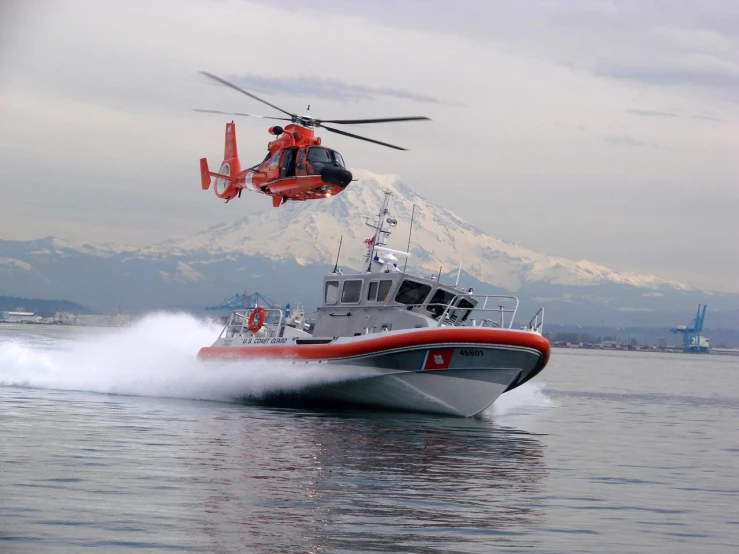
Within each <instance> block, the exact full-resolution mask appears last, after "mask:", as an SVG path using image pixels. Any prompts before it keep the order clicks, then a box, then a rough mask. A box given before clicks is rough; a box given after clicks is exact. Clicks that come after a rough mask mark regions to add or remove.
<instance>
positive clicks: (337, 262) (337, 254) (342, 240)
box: [309, 106, 344, 273]
mask: <svg viewBox="0 0 739 554" xmlns="http://www.w3.org/2000/svg"><path fill="white" fill-rule="evenodd" d="M309 107H310V106H309ZM342 242H344V235H341V238H340V239H339V251H338V252H337V253H336V263H335V264H334V271H333V272H334V273H336V271H337V270H338V269H339V255H340V254H341V243H342Z"/></svg>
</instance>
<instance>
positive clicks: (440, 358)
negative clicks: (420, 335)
mask: <svg viewBox="0 0 739 554" xmlns="http://www.w3.org/2000/svg"><path fill="white" fill-rule="evenodd" d="M452 354H454V349H453V348H437V349H434V350H429V351H428V352H426V356H425V357H424V359H423V364H422V365H421V371H433V370H435V369H449V364H451V363H452Z"/></svg>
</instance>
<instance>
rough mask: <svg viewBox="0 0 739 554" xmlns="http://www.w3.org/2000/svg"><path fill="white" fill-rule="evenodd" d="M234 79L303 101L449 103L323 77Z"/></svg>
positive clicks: (251, 88)
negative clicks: (389, 99)
mask: <svg viewBox="0 0 739 554" xmlns="http://www.w3.org/2000/svg"><path fill="white" fill-rule="evenodd" d="M230 80H232V81H233V82H234V83H236V84H238V85H239V86H241V87H243V88H245V89H247V90H248V91H250V92H255V93H262V94H282V95H287V96H298V97H302V98H310V99H315V98H322V99H326V100H336V101H339V102H356V101H359V100H374V99H376V98H377V97H378V96H389V97H392V98H400V99H403V100H410V101H413V102H420V103H425V104H448V105H453V104H452V103H450V102H446V101H444V100H442V99H440V98H436V97H434V96H430V95H427V94H420V93H416V92H411V91H407V90H402V89H396V88H390V87H373V86H369V85H359V84H353V83H347V82H346V81H341V80H339V79H330V78H325V79H322V78H320V77H306V76H299V77H269V76H266V75H254V74H247V75H237V76H231V77H230Z"/></svg>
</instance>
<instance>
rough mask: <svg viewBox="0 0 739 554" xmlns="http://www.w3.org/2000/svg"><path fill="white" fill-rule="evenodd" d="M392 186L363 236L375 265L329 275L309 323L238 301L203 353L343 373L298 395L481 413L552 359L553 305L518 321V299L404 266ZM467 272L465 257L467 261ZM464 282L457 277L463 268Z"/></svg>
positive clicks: (387, 406)
mask: <svg viewBox="0 0 739 554" xmlns="http://www.w3.org/2000/svg"><path fill="white" fill-rule="evenodd" d="M390 196H391V193H390V192H386V193H385V197H384V200H383V204H382V207H381V209H380V211H379V213H378V217H377V220H376V221H369V220H368V221H367V225H369V226H370V227H372V228H373V229H374V230H375V234H374V237H372V238H371V239H368V240H366V241H365V244H366V248H367V256H366V263H367V265H366V268H365V271H363V272H362V273H357V274H350V273H348V272H347V273H344V272H342V270H341V269H339V268H338V256H337V263H336V265H335V266H334V269H333V272H332V273H330V274H329V275H327V276H325V277H324V279H323V304H322V305H321V306H319V307H318V308H317V312H316V317H315V321H314V322H313V323H312V324H311V325H312V332H309V325H308V324H307V323H305V319H304V318H303V317H301V318H298V319H297V322H296V319H295V317H291V318H288V317H286V314H285V313H284V311H283V310H281V309H279V308H275V309H265V308H264V307H261V306H257V307H254V308H253V309H245V310H236V311H234V312H233V313H232V314H231V317H230V318H229V320H228V323H227V324H226V325H225V326H224V328H223V331H222V332H221V334H220V336H219V337H218V339H217V340H216V341H215V343H213V345H212V346H207V347H203V348H202V349H201V350H200V352H199V353H198V357H199V358H200V359H201V360H230V361H235V362H248V361H254V360H265V359H266V360H280V361H282V362H285V363H292V364H304V365H308V366H315V364H324V365H323V367H322V368H323V369H324V371H326V372H328V373H329V374H331V373H332V372H333V373H335V374H336V375H337V376H340V378H337V379H336V380H332V379H328V380H327V381H326V382H323V383H318V384H314V385H310V386H306V387H304V388H302V389H300V390H299V391H296V392H295V393H294V396H295V397H296V398H299V399H302V400H310V401H318V402H339V403H343V404H351V405H358V406H366V407H373V408H380V409H390V410H404V411H414V412H427V413H435V414H445V415H452V416H462V417H472V416H476V415H478V414H480V413H481V412H483V411H484V410H485V409H486V408H488V407H489V406H490V405H491V404H492V403H493V402H494V401H495V400H496V399H497V398H498V397H499V396H500V395H501V394H503V393H505V392H507V391H510V390H512V389H515V388H516V387H520V386H521V385H523V384H524V383H526V382H527V381H529V380H531V379H532V378H534V377H535V376H536V375H537V374H538V373H539V372H541V371H542V369H544V367H545V366H546V365H547V362H548V360H549V355H550V346H549V341H548V340H547V339H546V338H544V337H543V336H542V330H543V324H544V310H543V308H541V309H539V311H538V312H536V314H535V315H534V316H533V317H532V318H531V320H530V321H529V322H528V323H527V324H526V325H523V326H521V327H518V328H515V327H514V320H515V316H516V313H517V311H518V304H519V302H518V299H517V298H516V297H515V296H504V295H480V294H475V293H474V291H473V289H471V288H470V289H466V290H465V289H461V288H459V287H458V286H457V284H455V285H451V284H442V283H441V282H440V280H439V277H437V276H435V275H434V276H418V275H411V274H409V273H406V272H405V271H404V270H400V269H399V268H398V256H400V257H405V258H408V257H409V256H410V254H409V253H408V252H404V251H400V250H395V249H392V248H389V247H388V246H387V241H388V238H389V237H390V235H391V233H392V229H393V228H394V227H395V226H396V225H397V220H395V219H394V218H392V217H389V210H388V205H389V201H390ZM460 270H461V266H460ZM457 281H459V274H458V278H457Z"/></svg>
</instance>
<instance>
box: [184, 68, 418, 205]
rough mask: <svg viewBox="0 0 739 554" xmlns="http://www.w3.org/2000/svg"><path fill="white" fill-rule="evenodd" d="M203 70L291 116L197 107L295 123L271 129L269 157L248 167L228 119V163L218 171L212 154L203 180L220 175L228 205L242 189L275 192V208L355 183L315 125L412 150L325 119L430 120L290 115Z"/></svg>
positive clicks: (217, 186)
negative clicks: (212, 164) (212, 166)
mask: <svg viewBox="0 0 739 554" xmlns="http://www.w3.org/2000/svg"><path fill="white" fill-rule="evenodd" d="M200 73H201V74H202V75H205V76H206V77H208V78H210V79H212V80H214V81H217V82H219V83H221V84H222V85H225V86H227V87H230V88H232V89H234V90H236V91H238V92H240V93H241V94H244V95H246V96H248V97H250V98H252V99H254V100H257V101H258V102H261V103H262V104H266V105H267V106H269V107H271V108H274V109H275V110H277V111H279V112H282V113H283V114H284V115H286V116H288V117H272V116H263V115H254V114H247V113H238V112H222V111H218V110H203V109H195V110H194V111H196V112H200V113H215V114H222V115H231V116H234V115H235V116H243V117H258V118H260V119H273V120H278V121H289V123H288V124H287V125H285V126H284V127H282V126H280V125H275V126H273V127H270V128H269V131H268V132H269V134H270V135H273V136H275V137H276V138H275V139H274V140H272V141H270V142H269V144H268V145H267V149H268V152H267V156H266V157H265V158H264V160H262V162H261V163H259V164H257V165H255V166H252V167H249V168H248V169H243V170H242V168H241V162H240V161H239V154H238V148H237V145H236V124H235V123H234V121H233V120H232V121H231V122H230V123H226V139H225V143H226V144H225V148H224V152H223V162H221V165H220V168H219V170H218V171H217V172H216V171H211V170H210V169H209V167H208V160H207V159H206V158H201V159H200V180H201V185H202V188H203V190H208V189H209V188H210V186H211V181H212V179H211V178H213V177H214V178H215V181H214V183H213V190H214V192H215V193H216V196H217V197H218V198H220V199H222V200H226V202H227V203H228V202H229V201H230V200H233V199H234V198H236V197H239V198H240V197H241V191H243V190H244V189H246V190H248V191H253V192H258V193H262V194H266V195H267V196H271V197H272V206H274V207H275V208H277V207H279V206H281V205H282V204H284V203H285V202H287V201H288V200H293V201H304V200H313V199H319V198H329V197H331V196H335V195H336V194H339V193H340V192H341V191H342V190H344V189H345V188H346V187H347V185H349V183H351V182H352V179H353V176H352V174H351V172H350V171H349V170H348V169H346V164H345V163H344V158H342V156H341V154H339V153H338V152H337V151H336V150H334V149H332V148H327V147H325V146H323V145H322V144H321V137H317V136H315V129H318V128H320V129H325V130H326V131H329V132H331V133H336V134H339V135H344V136H346V137H351V138H355V139H359V140H364V141H366V142H371V143H374V144H379V145H381V146H386V147H388V148H394V149H395V150H406V149H405V148H402V147H400V146H395V145H393V144H388V143H386V142H380V141H379V140H374V139H371V138H367V137H363V136H360V135H355V134H353V133H348V132H346V131H342V130H340V129H335V128H333V127H328V126H326V125H324V124H325V123H331V124H335V125H354V124H362V123H389V122H398V121H422V120H428V119H429V118H428V117H423V116H414V117H385V118H376V119H316V118H313V117H310V116H308V115H307V112H308V111H310V106H308V110H307V111H306V115H297V114H294V113H290V112H288V111H287V110H283V109H282V108H280V107H278V106H275V105H274V104H271V103H269V102H267V101H266V100H263V99H262V98H259V97H258V96H256V95H255V94H252V93H251V92H248V91H246V90H244V89H242V88H240V87H238V86H236V85H234V84H233V83H230V82H228V81H226V80H225V79H222V78H221V77H218V76H216V75H213V74H212V73H208V72H206V71H201V72H200Z"/></svg>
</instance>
